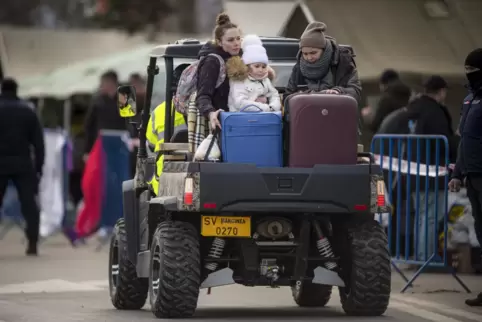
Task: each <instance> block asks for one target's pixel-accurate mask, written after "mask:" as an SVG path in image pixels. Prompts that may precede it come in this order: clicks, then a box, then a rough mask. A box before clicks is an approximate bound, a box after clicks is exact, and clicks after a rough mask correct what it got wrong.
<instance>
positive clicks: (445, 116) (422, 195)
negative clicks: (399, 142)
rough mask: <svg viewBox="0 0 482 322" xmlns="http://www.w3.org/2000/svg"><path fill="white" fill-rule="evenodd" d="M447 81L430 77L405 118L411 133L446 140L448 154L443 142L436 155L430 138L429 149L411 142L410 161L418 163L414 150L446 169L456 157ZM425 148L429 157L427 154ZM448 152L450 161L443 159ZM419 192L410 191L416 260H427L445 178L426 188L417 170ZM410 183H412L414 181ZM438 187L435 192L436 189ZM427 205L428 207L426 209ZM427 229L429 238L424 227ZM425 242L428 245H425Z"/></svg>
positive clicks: (441, 216)
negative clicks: (415, 207) (415, 223)
mask: <svg viewBox="0 0 482 322" xmlns="http://www.w3.org/2000/svg"><path fill="white" fill-rule="evenodd" d="M447 88H448V86H447V82H446V81H445V80H444V79H443V78H442V77H440V76H431V77H430V78H428V79H427V81H426V82H425V83H424V92H423V93H422V94H421V95H419V96H418V97H416V98H415V99H414V100H413V101H411V102H410V103H409V105H408V108H407V110H408V119H409V121H410V133H412V134H416V135H443V136H445V137H446V138H447V141H448V151H446V149H445V144H444V143H443V141H441V140H439V150H438V152H437V148H436V142H435V139H432V140H431V141H430V143H429V146H428V147H427V146H426V142H425V140H420V147H419V149H417V143H416V141H415V140H413V141H412V147H411V148H412V149H411V160H409V161H411V162H416V161H417V150H418V151H420V158H419V160H420V164H425V165H433V166H435V165H436V166H439V167H445V166H448V164H449V163H450V160H455V158H456V155H457V145H458V138H457V136H456V135H455V132H454V130H453V127H452V117H451V115H450V113H449V111H448V109H447V107H446V106H445V105H444V102H445V98H446V95H447ZM427 148H428V155H427V153H426V151H427ZM447 152H448V156H449V160H447V159H446V153H447ZM420 171H421V173H420V186H419V187H420V191H419V193H418V194H417V192H413V194H412V197H413V199H414V203H413V204H414V205H415V204H416V200H417V198H419V199H418V200H419V208H418V210H419V220H418V225H419V230H418V231H419V238H418V246H417V255H418V258H417V260H428V258H430V256H431V255H432V254H433V253H434V252H437V249H438V246H437V244H436V243H435V242H434V240H435V234H436V233H437V231H436V230H435V229H434V227H435V226H434V225H435V223H437V227H438V223H440V222H441V221H443V220H444V216H445V201H444V198H445V187H444V185H445V179H444V177H440V178H439V179H438V182H437V179H434V178H429V181H428V182H429V183H428V186H427V185H426V181H425V177H424V176H425V171H424V170H422V169H421V170H420ZM412 182H415V180H414V179H413V180H412ZM436 184H438V191H436V190H435V187H436ZM426 202H427V205H428V207H427V208H426V206H425V205H426ZM426 226H428V230H427V231H428V235H426V234H425V233H424V232H425V227H426ZM426 241H427V244H426V243H425V242H426Z"/></svg>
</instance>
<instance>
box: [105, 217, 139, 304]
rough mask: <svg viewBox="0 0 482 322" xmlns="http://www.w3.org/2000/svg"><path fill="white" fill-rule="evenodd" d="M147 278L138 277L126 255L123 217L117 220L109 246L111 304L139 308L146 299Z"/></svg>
mask: <svg viewBox="0 0 482 322" xmlns="http://www.w3.org/2000/svg"><path fill="white" fill-rule="evenodd" d="M147 286H148V280H147V278H138V277H137V272H136V267H135V266H134V265H133V264H132V263H131V262H130V261H129V258H128V257H127V235H126V230H125V226H124V219H123V218H121V219H119V220H118V221H117V223H116V225H115V227H114V233H113V235H112V238H111V242H110V248H109V290H110V298H111V301H112V304H113V305H114V307H115V308H116V309H119V310H140V309H141V308H142V307H143V306H144V304H145V303H146V300H147Z"/></svg>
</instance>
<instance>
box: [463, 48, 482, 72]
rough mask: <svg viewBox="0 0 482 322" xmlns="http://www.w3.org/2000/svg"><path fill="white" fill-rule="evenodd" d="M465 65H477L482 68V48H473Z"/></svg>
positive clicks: (476, 66)
mask: <svg viewBox="0 0 482 322" xmlns="http://www.w3.org/2000/svg"><path fill="white" fill-rule="evenodd" d="M465 66H470V67H475V68H479V69H481V70H482V48H477V49H475V50H473V51H472V52H471V53H470V54H469V55H468V56H467V58H466V59H465Z"/></svg>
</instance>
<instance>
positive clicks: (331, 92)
mask: <svg viewBox="0 0 482 322" xmlns="http://www.w3.org/2000/svg"><path fill="white" fill-rule="evenodd" d="M320 93H321V94H340V92H339V91H337V90H336V89H325V90H324V91H321V92H320Z"/></svg>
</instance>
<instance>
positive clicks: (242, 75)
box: [226, 57, 281, 112]
mask: <svg viewBox="0 0 482 322" xmlns="http://www.w3.org/2000/svg"><path fill="white" fill-rule="evenodd" d="M226 65H227V73H228V76H229V85H230V90H229V98H228V107H229V111H230V112H239V111H240V110H241V109H243V108H244V107H247V106H249V105H255V106H256V107H259V109H261V110H262V111H264V112H271V111H281V100H280V96H279V94H278V91H277V90H276V88H274V86H273V84H272V83H271V80H270V78H271V79H274V77H275V74H274V70H272V69H271V68H270V67H268V74H269V76H268V77H266V78H265V79H263V80H262V81H260V80H256V79H254V78H252V77H250V76H249V75H248V73H247V67H246V65H244V63H243V62H242V61H241V59H238V58H237V57H236V58H235V57H233V58H231V59H229V60H228V62H227V64H226ZM260 96H266V98H267V99H268V103H267V104H264V103H259V102H255V100H256V99H257V98H258V97H260ZM256 107H254V106H251V107H248V108H246V109H245V111H253V112H254V111H259V109H258V108H256Z"/></svg>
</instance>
